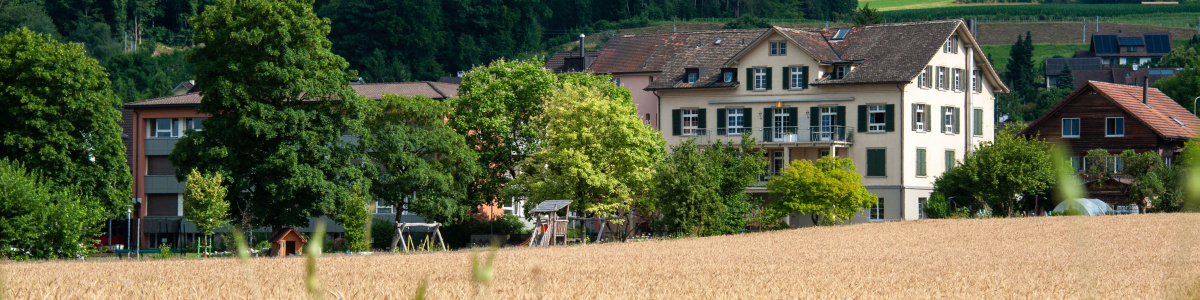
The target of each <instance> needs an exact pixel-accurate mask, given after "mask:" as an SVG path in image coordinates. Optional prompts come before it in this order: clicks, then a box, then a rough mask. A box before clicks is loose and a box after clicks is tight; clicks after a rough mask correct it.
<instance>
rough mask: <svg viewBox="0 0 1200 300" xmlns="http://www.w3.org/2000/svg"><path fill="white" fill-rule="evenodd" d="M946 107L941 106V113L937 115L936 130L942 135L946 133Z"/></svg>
mask: <svg viewBox="0 0 1200 300" xmlns="http://www.w3.org/2000/svg"><path fill="white" fill-rule="evenodd" d="M945 118H946V107H945V106H942V110H941V113H939V114H938V128H939V129H941V130H942V133H946V119H945Z"/></svg>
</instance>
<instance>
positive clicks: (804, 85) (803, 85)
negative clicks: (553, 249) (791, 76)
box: [800, 66, 808, 89]
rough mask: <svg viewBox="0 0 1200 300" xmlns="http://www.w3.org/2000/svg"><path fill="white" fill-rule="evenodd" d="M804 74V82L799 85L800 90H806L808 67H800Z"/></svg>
mask: <svg viewBox="0 0 1200 300" xmlns="http://www.w3.org/2000/svg"><path fill="white" fill-rule="evenodd" d="M800 68H801V70H803V71H802V72H803V73H804V82H803V83H801V88H804V89H808V66H803V67H800Z"/></svg>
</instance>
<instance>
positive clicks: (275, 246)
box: [271, 227, 308, 256]
mask: <svg viewBox="0 0 1200 300" xmlns="http://www.w3.org/2000/svg"><path fill="white" fill-rule="evenodd" d="M307 243H308V239H305V238H304V236H302V235H300V232H297V231H296V229H295V228H292V227H288V228H284V229H283V230H280V231H279V232H277V233H275V236H273V237H271V255H272V256H288V255H300V254H304V244H307Z"/></svg>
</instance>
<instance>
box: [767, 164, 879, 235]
mask: <svg viewBox="0 0 1200 300" xmlns="http://www.w3.org/2000/svg"><path fill="white" fill-rule="evenodd" d="M857 170H858V169H857V168H856V167H855V166H854V161H853V160H850V159H849V158H837V157H833V156H824V157H821V158H820V159H817V160H816V161H810V160H807V159H801V160H794V161H791V162H789V163H788V165H787V166H786V167H784V169H783V172H780V174H779V175H778V176H775V177H772V178H771V181H770V182H767V190H769V191H771V195H778V196H779V199H778V200H776V201H773V202H770V203H767V204H766V205H765V206H764V209H765V212H764V214H763V219H764V220H778V219H780V218H783V217H787V216H789V215H791V214H793V213H797V214H802V215H808V216H809V217H811V218H812V222H813V224H818V225H819V224H837V223H844V222H846V221H849V220H850V219H851V218H854V216H855V215H857V214H858V213H859V212H861V211H863V209H864V208H867V207H873V206H875V205H878V204H877V203H878V202H879V197H876V196H875V195H872V194H871V192H870V191H867V187H866V186H864V185H863V183H862V175H861V174H859V173H858V171H857Z"/></svg>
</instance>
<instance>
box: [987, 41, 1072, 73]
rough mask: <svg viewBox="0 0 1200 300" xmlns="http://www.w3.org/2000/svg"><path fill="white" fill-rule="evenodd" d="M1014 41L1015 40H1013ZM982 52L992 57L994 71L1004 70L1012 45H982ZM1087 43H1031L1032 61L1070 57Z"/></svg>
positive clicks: (1042, 61) (1039, 62)
mask: <svg viewBox="0 0 1200 300" xmlns="http://www.w3.org/2000/svg"><path fill="white" fill-rule="evenodd" d="M1014 41H1015V40H1014ZM980 48H983V52H984V53H987V54H988V55H990V56H991V57H992V67H994V68H996V72H1004V71H1005V70H1006V69H1005V67H1006V66H1007V65H1008V61H1009V60H1010V59H1011V58H1010V57H1009V56H1008V52H1009V50H1011V49H1012V45H984V46H980ZM1087 49H1088V45H1087V44H1057V45H1056V44H1034V45H1033V63H1034V64H1037V65H1041V64H1043V63H1045V61H1046V59H1047V58H1051V57H1055V56H1060V57H1071V55H1073V54H1075V51H1076V50H1087Z"/></svg>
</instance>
